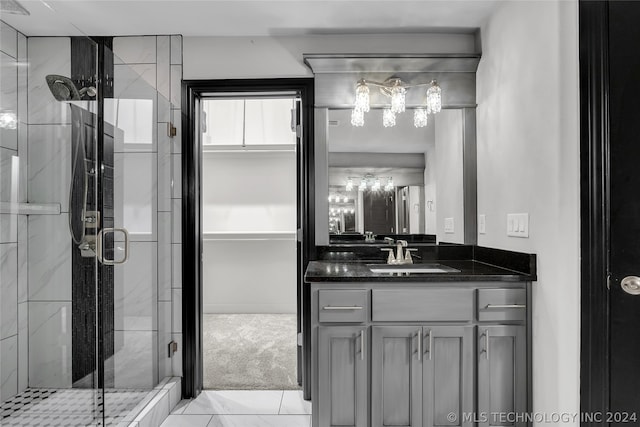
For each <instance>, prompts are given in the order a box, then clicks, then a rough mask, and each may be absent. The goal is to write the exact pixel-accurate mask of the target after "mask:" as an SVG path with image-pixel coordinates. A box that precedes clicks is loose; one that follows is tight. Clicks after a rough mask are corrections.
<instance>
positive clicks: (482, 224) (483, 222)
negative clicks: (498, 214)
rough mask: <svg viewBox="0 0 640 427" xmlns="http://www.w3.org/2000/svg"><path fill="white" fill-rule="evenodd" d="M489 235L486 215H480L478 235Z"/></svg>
mask: <svg viewBox="0 0 640 427" xmlns="http://www.w3.org/2000/svg"><path fill="white" fill-rule="evenodd" d="M486 233H487V218H486V216H485V215H484V214H482V215H478V234H486Z"/></svg>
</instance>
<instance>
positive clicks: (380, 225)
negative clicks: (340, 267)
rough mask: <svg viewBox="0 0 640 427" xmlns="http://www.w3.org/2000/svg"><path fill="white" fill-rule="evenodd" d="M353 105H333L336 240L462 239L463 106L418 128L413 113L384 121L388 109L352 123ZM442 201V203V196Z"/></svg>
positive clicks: (331, 140)
mask: <svg viewBox="0 0 640 427" xmlns="http://www.w3.org/2000/svg"><path fill="white" fill-rule="evenodd" d="M350 114H351V111H350V110H346V109H345V110H338V109H334V110H329V112H328V120H329V127H328V129H329V130H328V138H327V139H328V141H327V147H328V151H329V153H328V167H329V171H328V172H329V173H328V176H329V194H328V202H329V218H328V220H329V234H330V241H331V242H333V243H337V242H344V241H367V240H369V241H371V240H372V239H366V234H367V232H370V233H373V234H374V235H375V236H377V238H374V239H373V241H375V242H381V241H383V237H384V236H389V235H398V234H402V235H410V236H406V237H408V238H409V240H414V241H422V242H425V241H431V242H435V241H436V239H437V241H438V242H451V243H464V221H463V218H464V210H463V208H464V206H463V179H462V178H463V154H462V149H463V138H462V136H463V125H462V113H461V110H456V109H450V110H443V111H442V112H441V113H440V114H438V115H437V116H435V117H434V116H432V115H429V117H428V121H429V123H428V125H427V127H422V128H416V127H415V126H414V124H413V114H411V113H409V114H407V113H405V114H400V115H398V116H397V120H396V126H394V127H384V126H383V123H382V110H380V109H372V110H371V111H370V112H368V113H367V114H366V124H365V126H362V127H354V126H352V125H351V122H350V119H351V118H350ZM437 201H438V203H436V202H437Z"/></svg>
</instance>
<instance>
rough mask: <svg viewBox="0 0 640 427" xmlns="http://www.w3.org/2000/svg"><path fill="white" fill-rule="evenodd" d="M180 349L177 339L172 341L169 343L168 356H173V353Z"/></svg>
mask: <svg viewBox="0 0 640 427" xmlns="http://www.w3.org/2000/svg"><path fill="white" fill-rule="evenodd" d="M176 351H178V343H177V342H175V341H171V342H170V343H169V355H168V356H167V357H173V354H174V353H175V352H176Z"/></svg>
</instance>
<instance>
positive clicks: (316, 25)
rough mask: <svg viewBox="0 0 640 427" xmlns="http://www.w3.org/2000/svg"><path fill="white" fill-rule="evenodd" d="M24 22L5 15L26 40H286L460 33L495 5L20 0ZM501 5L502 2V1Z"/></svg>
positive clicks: (482, 1) (457, 0)
mask: <svg viewBox="0 0 640 427" xmlns="http://www.w3.org/2000/svg"><path fill="white" fill-rule="evenodd" d="M18 1H19V2H20V3H21V4H22V5H23V6H24V7H25V8H26V9H28V10H29V12H30V13H31V15H30V16H20V15H10V14H6V13H3V15H2V20H4V21H6V22H8V23H9V24H10V25H12V26H14V27H15V28H17V29H18V30H20V31H21V32H23V33H24V34H25V35H27V36H56V35H81V34H86V35H93V36H107V35H109V36H118V35H144V34H182V35H184V36H285V35H307V34H309V35H312V34H373V33H382V34H385V33H407V34H411V33H421V32H429V31H431V32H433V31H454V30H455V31H456V32H465V31H472V30H473V29H475V28H478V27H480V26H481V25H482V23H483V22H484V21H485V20H486V19H487V17H488V16H489V15H490V14H491V13H492V11H493V10H494V8H495V7H496V5H497V4H499V3H500V0H421V1H416V0H413V1H405V0H387V1H368V0H288V1H266V0H262V1H247V0H233V1H228V0H227V1H221V0H199V1H198V0H196V1H193V0H159V1H155V0H127V1H122V0H18ZM502 1H506V0H502Z"/></svg>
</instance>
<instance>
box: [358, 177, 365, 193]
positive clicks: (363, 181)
mask: <svg viewBox="0 0 640 427" xmlns="http://www.w3.org/2000/svg"><path fill="white" fill-rule="evenodd" d="M366 189H367V180H366V179H364V178H363V179H362V181H360V185H358V190H359V191H364V190H366Z"/></svg>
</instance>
